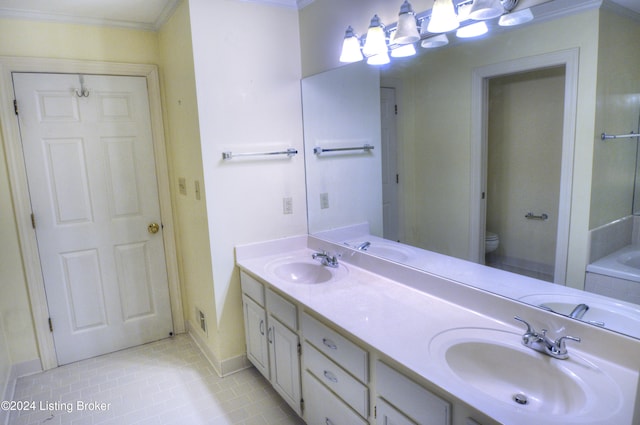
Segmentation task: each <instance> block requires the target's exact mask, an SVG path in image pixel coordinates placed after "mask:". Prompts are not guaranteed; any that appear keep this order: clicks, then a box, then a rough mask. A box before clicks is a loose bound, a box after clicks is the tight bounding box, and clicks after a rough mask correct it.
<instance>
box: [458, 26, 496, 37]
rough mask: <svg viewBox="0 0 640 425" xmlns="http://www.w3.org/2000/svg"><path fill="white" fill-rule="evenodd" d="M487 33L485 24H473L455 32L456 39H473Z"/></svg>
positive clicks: (487, 29)
mask: <svg viewBox="0 0 640 425" xmlns="http://www.w3.org/2000/svg"><path fill="white" fill-rule="evenodd" d="M488 31H489V28H487V24H486V23H485V22H476V23H475V24H471V25H467V26H466V27H462V28H459V29H458V31H456V37H458V38H473V37H479V36H481V35H483V34H486V33H487V32H488Z"/></svg>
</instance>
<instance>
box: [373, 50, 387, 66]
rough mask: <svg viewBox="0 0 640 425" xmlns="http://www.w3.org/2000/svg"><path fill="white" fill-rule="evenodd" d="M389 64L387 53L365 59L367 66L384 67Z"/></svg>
mask: <svg viewBox="0 0 640 425" xmlns="http://www.w3.org/2000/svg"><path fill="white" fill-rule="evenodd" d="M389 62H391V59H389V54H388V53H387V52H384V53H380V54H377V55H373V56H369V57H368V58H367V64H369V65H386V64H388V63H389Z"/></svg>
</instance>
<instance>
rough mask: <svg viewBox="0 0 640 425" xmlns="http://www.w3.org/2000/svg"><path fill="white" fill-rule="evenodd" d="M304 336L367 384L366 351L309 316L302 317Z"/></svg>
mask: <svg viewBox="0 0 640 425" xmlns="http://www.w3.org/2000/svg"><path fill="white" fill-rule="evenodd" d="M302 334H303V335H304V338H305V339H306V340H307V341H309V342H310V343H311V344H312V345H313V346H315V347H316V348H317V349H318V350H320V352H322V353H324V354H325V355H326V356H327V357H329V358H330V359H332V360H333V361H335V362H336V363H338V364H339V365H340V366H342V367H343V368H345V369H346V370H347V371H348V372H349V373H351V374H352V375H353V376H355V377H356V378H358V379H359V380H360V382H362V383H365V384H366V383H367V381H368V375H369V373H368V368H369V367H368V357H367V352H366V351H364V350H363V349H362V348H360V347H358V346H357V345H356V344H354V343H353V342H351V341H349V340H348V339H346V338H345V337H343V336H342V335H340V334H338V333H337V332H335V331H334V330H332V329H329V328H328V327H326V326H325V325H323V324H322V323H320V322H318V321H317V320H316V319H314V318H313V317H311V316H309V315H308V314H305V315H304V316H303V317H302Z"/></svg>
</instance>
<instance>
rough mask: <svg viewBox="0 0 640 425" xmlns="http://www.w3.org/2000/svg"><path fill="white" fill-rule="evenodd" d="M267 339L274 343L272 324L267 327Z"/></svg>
mask: <svg viewBox="0 0 640 425" xmlns="http://www.w3.org/2000/svg"><path fill="white" fill-rule="evenodd" d="M267 341H269V344H273V328H272V327H271V326H269V329H267Z"/></svg>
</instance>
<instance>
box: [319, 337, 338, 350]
mask: <svg viewBox="0 0 640 425" xmlns="http://www.w3.org/2000/svg"><path fill="white" fill-rule="evenodd" d="M322 343H323V344H324V345H325V346H326V347H328V348H330V349H332V350H337V349H338V346H337V345H336V343H335V342H333V341H331V340H330V339H329V338H322Z"/></svg>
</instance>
